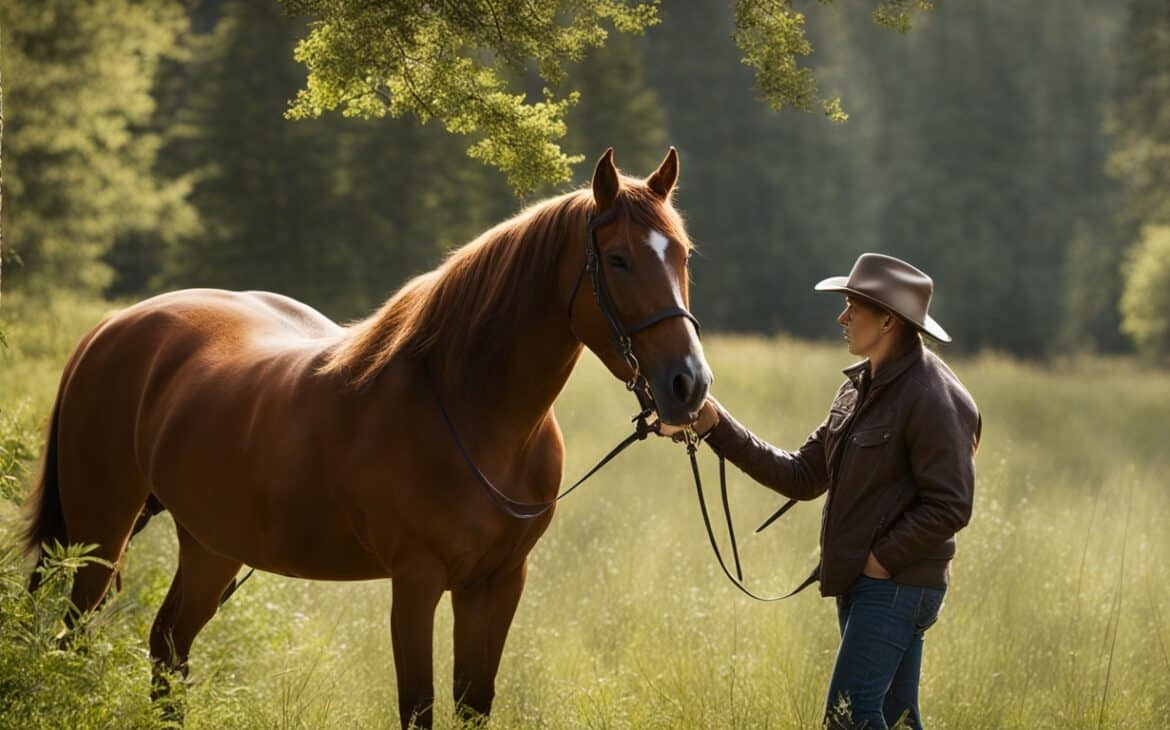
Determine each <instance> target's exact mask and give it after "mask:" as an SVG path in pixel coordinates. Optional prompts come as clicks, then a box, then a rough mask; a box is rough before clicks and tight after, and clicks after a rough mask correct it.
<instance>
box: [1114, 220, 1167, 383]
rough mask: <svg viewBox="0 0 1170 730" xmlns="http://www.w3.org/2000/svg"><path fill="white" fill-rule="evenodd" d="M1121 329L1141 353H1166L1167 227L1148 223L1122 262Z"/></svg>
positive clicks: (1158, 356)
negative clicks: (1123, 283)
mask: <svg viewBox="0 0 1170 730" xmlns="http://www.w3.org/2000/svg"><path fill="white" fill-rule="evenodd" d="M1124 271H1125V291H1124V292H1123V294H1122V297H1121V311H1122V316H1123V319H1122V329H1124V330H1125V333H1126V334H1127V335H1129V336H1130V337H1131V338H1133V341H1134V343H1135V344H1136V345H1137V346H1138V349H1139V350H1140V351H1141V352H1142V353H1144V354H1145V355H1147V356H1149V357H1151V358H1153V359H1155V360H1164V359H1166V357H1167V356H1170V226H1148V227H1147V228H1145V229H1144V231H1143V236H1142V239H1141V240H1140V241H1139V243H1138V244H1137V245H1136V246H1134V247H1133V249H1131V250H1130V251H1129V253H1128V254H1127V256H1126V261H1125V264H1124Z"/></svg>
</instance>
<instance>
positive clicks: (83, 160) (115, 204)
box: [0, 0, 194, 294]
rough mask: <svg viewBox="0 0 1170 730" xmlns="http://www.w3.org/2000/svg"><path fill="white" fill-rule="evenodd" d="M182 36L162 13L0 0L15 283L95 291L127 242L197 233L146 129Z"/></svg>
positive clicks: (178, 185)
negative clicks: (157, 78) (135, 235)
mask: <svg viewBox="0 0 1170 730" xmlns="http://www.w3.org/2000/svg"><path fill="white" fill-rule="evenodd" d="M183 27H184V19H183V15H182V11H181V9H180V8H178V7H175V6H172V5H169V4H164V3H138V2H131V0H100V1H95V2H85V3H75V2H72V1H71V0H45V1H44V2H37V3H28V2H23V1H22V0H0V31H2V32H3V34H4V50H5V54H6V55H5V56H4V62H5V68H4V76H5V80H6V81H7V82H8V84H7V87H8V88H7V89H6V91H7V92H8V102H9V105H8V108H9V118H8V119H7V122H8V130H7V131H8V133H9V134H8V145H7V149H6V152H7V153H8V159H7V160H6V161H7V162H8V163H9V164H8V165H7V166H6V169H5V173H6V178H7V179H6V181H5V182H6V183H7V190H6V191H5V192H7V193H8V198H9V201H8V202H9V204H10V210H11V211H12V214H11V216H10V220H9V225H8V226H7V229H8V230H7V233H8V234H9V236H8V245H9V249H10V251H11V252H12V254H13V255H14V256H17V257H19V261H21V262H23V266H21V267H18V268H15V269H12V268H10V270H9V279H10V281H11V282H12V283H14V284H15V285H17V286H19V287H42V288H45V287H50V286H52V287H62V288H70V289H73V290H75V291H79V292H89V293H94V294H96V293H99V292H100V291H101V290H102V289H103V287H104V286H105V285H106V284H107V283H108V281H109V279H110V276H111V272H110V269H109V267H108V266H107V265H105V264H103V263H101V261H100V258H101V257H102V256H103V255H104V254H105V253H106V252H107V251H109V250H110V248H111V247H112V246H113V244H114V242H115V240H116V239H117V237H118V236H119V235H122V234H124V233H127V232H130V231H134V230H140V229H141V230H152V229H162V228H167V229H170V230H171V231H175V232H178V231H181V230H182V229H183V228H184V227H189V226H191V225H193V223H194V219H193V217H192V215H191V213H190V209H189V208H188V207H187V205H186V203H185V202H184V200H183V197H184V195H185V193H186V185H185V182H184V181H181V180H180V181H172V180H163V179H159V178H158V177H156V176H155V175H154V174H153V171H152V166H153V163H154V160H155V156H156V153H157V150H158V144H159V140H158V137H157V136H156V135H153V134H151V133H149V132H144V131H143V129H142V127H143V125H145V124H146V123H147V122H148V121H149V118H150V114H151V110H152V109H153V106H154V101H153V99H152V97H151V85H152V80H153V76H154V71H155V69H156V68H157V66H158V63H159V59H160V58H162V57H164V56H166V55H167V54H170V53H172V52H173V51H174V49H175V38H176V36H177V35H178V34H179V33H181V32H182V29H183Z"/></svg>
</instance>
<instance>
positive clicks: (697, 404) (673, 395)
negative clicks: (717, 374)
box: [650, 355, 713, 426]
mask: <svg viewBox="0 0 1170 730" xmlns="http://www.w3.org/2000/svg"><path fill="white" fill-rule="evenodd" d="M712 379H713V377H712V375H711V370H710V368H708V367H707V363H706V362H704V361H703V360H702V359H701V358H698V359H697V358H695V357H694V356H692V355H687V356H686V357H684V358H683V359H682V360H681V361H679V362H677V363H676V364H674V365H673V366H672V367H667V368H665V369H664V371H663V372H662V373H660V374H658V375H657V376H655V377H652V378H650V391H651V392H652V393H653V395H654V402H655V404H656V405H657V406H658V417H659V418H661V419H662V422H663V423H667V424H670V425H672V426H681V425H685V424H687V423H690V422H691V421H693V420H694V419H695V417H696V416H697V415H698V412H699V409H700V408H701V407H702V406H703V401H705V400H706V399H707V391H708V390H709V389H710V387H711V381H712Z"/></svg>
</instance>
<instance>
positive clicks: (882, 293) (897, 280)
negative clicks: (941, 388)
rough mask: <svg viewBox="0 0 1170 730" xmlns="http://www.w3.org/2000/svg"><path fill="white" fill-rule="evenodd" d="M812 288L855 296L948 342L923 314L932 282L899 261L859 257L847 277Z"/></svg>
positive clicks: (944, 333) (869, 255) (872, 255)
mask: <svg viewBox="0 0 1170 730" xmlns="http://www.w3.org/2000/svg"><path fill="white" fill-rule="evenodd" d="M813 288H814V289H816V290H817V291H838V292H846V293H848V294H856V295H858V296H860V297H862V298H864V299H868V300H870V301H872V302H874V303H876V304H878V305H880V306H882V307H885V308H886V309H888V310H890V311H891V312H894V313H895V314H899V315H901V316H902V317H903V318H905V319H906V320H907V321H908V322H911V323H913V324H914V326H916V327H917V328H918V329H920V330H922V331H923V332H925V333H926V334H928V335H930V336H931V337H933V338H935V339H936V340H940V341H942V342H950V341H951V336H950V335H948V334H947V331H946V330H944V329H943V328H942V327H941V326H940V325H939V323H938V322H935V321H934V319H932V318H931V316H930V315H929V314H927V312H926V310H927V308H929V307H930V297H931V295H932V294H933V293H934V280H933V279H931V278H930V277H929V276H927V275H926V273H925V272H923V271H922V270H921V269H918V268H916V267H914V266H913V265H911V264H909V263H907V262H905V261H903V260H902V259H897V258H894V257H893V256H886V255H885V254H880V253H863V254H861V255H860V256H858V257H857V261H856V262H854V264H853V269H852V270H851V271H850V272H849V276H830V277H829V278H828V279H824V280H822V281H820V282H818V283H817V285H816V286H815V287H813Z"/></svg>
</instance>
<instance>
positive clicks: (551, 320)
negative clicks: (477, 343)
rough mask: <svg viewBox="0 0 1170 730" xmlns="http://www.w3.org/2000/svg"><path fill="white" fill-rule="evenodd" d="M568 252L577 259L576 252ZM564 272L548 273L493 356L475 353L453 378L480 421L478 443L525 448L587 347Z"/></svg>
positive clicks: (463, 403)
mask: <svg viewBox="0 0 1170 730" xmlns="http://www.w3.org/2000/svg"><path fill="white" fill-rule="evenodd" d="M562 256H565V257H567V258H568V259H569V261H568V262H566V263H570V264H571V263H572V262H573V256H572V254H571V253H570V252H564V251H563V252H562ZM561 278H562V277H560V276H555V275H554V276H548V277H544V278H543V280H542V282H541V290H540V291H539V292H537V293H536V295H535V297H534V300H533V301H532V303H531V306H528V307H525V308H523V309H522V310H521V311H518V312H516V313H515V318H514V319H513V320H512V323H511V324H512V326H511V327H510V329H509V334H508V336H507V337H506V340H505V342H504V343H503V344H501V346H500V347H499V348H498V349H496V350H494V352H493V354H492V356H491V357H490V358H480V357H477V356H476V355H475V354H472V355H471V356H469V357H468V358H467V362H465V363H462V364H461V366H460V367H459V368H457V370H458V371H459V372H458V374H457V375H456V377H453V378H450V379H449V382H450V384H451V389H452V396H453V397H454V398H456V399H458V402H459V404H460V406H459V407H460V410H461V411H462V412H464V413H466V414H467V415H464V416H463V419H461V420H464V419H465V420H464V422H466V423H473V424H477V426H478V432H477V434H476V436H475V437H474V438H475V440H476V441H477V442H478V443H481V444H483V445H488V444H491V445H493V446H494V447H496V448H499V449H508V448H517V447H522V446H523V445H524V444H525V443H527V441H528V440H529V439H530V438H531V437H532V436H533V435H535V434H536V433H537V431H538V430H539V429H540V427H541V426H542V424H543V423H544V421H545V419H546V418H547V417H548V413H549V410H550V409H551V408H552V405H553V401H555V400H556V398H557V396H558V395H559V394H560V392H561V391H562V390H563V389H564V387H565V383H566V382H568V380H569V376H570V375H572V372H573V368H574V367H575V366H576V364H577V360H578V358H579V357H580V354H581V349H582V346H581V344H580V342H578V340H577V339H576V337H574V336H573V334H572V332H571V330H570V328H569V320H568V312H567V311H566V307H565V303H564V302H563V301H562V300H561V295H560V285H559V283H558V281H559V279H561Z"/></svg>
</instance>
